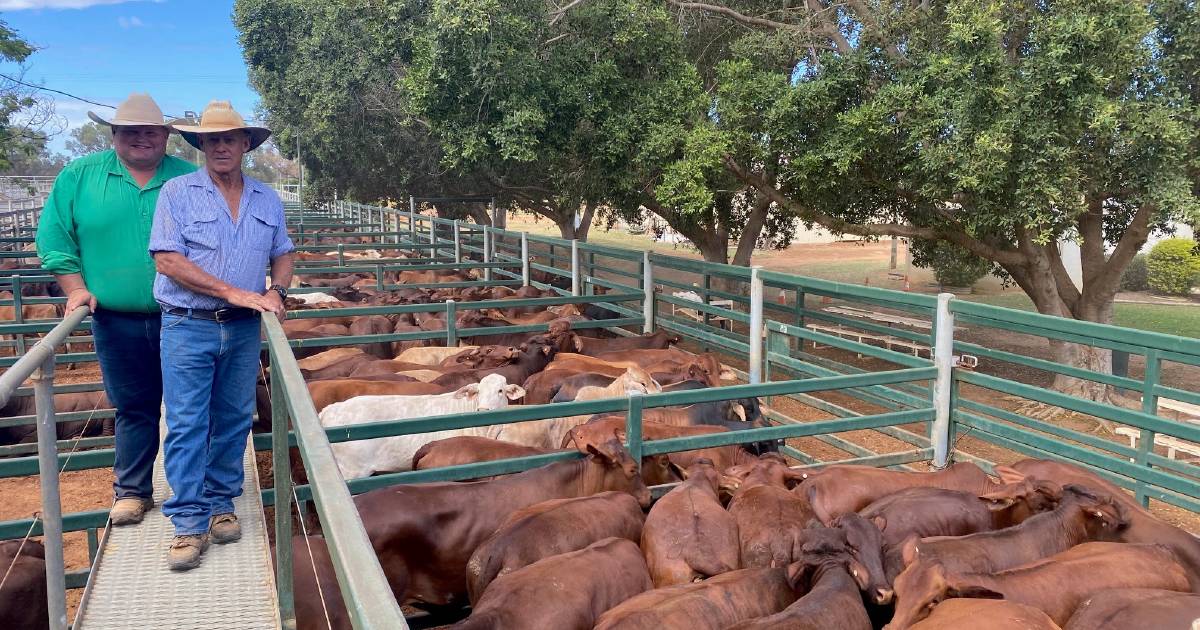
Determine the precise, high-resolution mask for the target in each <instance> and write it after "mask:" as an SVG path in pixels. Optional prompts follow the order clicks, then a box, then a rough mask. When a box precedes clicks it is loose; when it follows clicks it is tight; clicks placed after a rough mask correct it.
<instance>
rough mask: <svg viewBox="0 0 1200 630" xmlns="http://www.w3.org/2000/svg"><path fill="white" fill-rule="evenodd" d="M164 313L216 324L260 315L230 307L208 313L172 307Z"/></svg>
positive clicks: (197, 309) (240, 308)
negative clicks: (205, 320)
mask: <svg viewBox="0 0 1200 630" xmlns="http://www.w3.org/2000/svg"><path fill="white" fill-rule="evenodd" d="M163 312H164V313H167V314H168V315H178V316H180V317H191V318H193V319H207V320H210V321H214V322H232V321H234V320H238V319H245V318H247V317H254V316H255V315H258V314H259V312H258V311H256V310H254V309H252V308H244V307H230V308H221V309H217V310H215V311H206V310H204V309H199V308H179V307H178V306H172V307H171V308H168V309H166V310H164V311H163Z"/></svg>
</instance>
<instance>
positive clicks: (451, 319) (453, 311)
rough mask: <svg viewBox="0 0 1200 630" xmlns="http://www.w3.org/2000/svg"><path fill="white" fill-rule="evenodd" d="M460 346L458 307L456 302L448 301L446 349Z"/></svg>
mask: <svg viewBox="0 0 1200 630" xmlns="http://www.w3.org/2000/svg"><path fill="white" fill-rule="evenodd" d="M456 346H458V306H457V305H456V304H455V303H454V300H446V347H447V348H454V347H456Z"/></svg>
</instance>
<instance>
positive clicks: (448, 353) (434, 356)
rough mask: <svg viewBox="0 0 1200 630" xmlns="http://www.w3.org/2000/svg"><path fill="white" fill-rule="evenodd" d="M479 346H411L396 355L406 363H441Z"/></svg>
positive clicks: (398, 359) (397, 358)
mask: <svg viewBox="0 0 1200 630" xmlns="http://www.w3.org/2000/svg"><path fill="white" fill-rule="evenodd" d="M478 347H479V346H459V347H457V348H446V347H442V346H431V347H428V348H409V349H407V350H405V351H403V352H401V353H400V354H398V355H396V360H397V361H404V362H405V363H420V364H421V365H441V363H442V361H444V360H446V359H448V358H450V357H452V356H454V355H456V354H460V353H463V352H470V351H471V350H475V349H476V348H478Z"/></svg>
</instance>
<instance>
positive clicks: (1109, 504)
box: [1058, 485, 1129, 540]
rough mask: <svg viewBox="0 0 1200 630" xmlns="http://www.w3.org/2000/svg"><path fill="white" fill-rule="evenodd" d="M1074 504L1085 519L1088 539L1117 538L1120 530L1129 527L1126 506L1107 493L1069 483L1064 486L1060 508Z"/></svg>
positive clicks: (1067, 507) (1066, 507)
mask: <svg viewBox="0 0 1200 630" xmlns="http://www.w3.org/2000/svg"><path fill="white" fill-rule="evenodd" d="M1069 506H1074V507H1075V509H1077V510H1078V511H1079V518H1082V519H1083V523H1084V528H1085V529H1086V531H1087V537H1088V540H1116V539H1117V538H1118V537H1119V535H1120V532H1121V531H1122V530H1124V529H1125V528H1126V527H1129V517H1128V515H1127V514H1126V510H1125V507H1124V506H1122V505H1121V504H1120V503H1118V502H1117V501H1116V500H1115V499H1114V498H1113V497H1112V496H1110V495H1108V494H1107V493H1104V492H1100V491H1097V490H1093V489H1091V488H1085V487H1083V486H1076V485H1068V486H1064V487H1063V503H1062V504H1061V505H1059V508H1058V509H1060V510H1062V509H1069Z"/></svg>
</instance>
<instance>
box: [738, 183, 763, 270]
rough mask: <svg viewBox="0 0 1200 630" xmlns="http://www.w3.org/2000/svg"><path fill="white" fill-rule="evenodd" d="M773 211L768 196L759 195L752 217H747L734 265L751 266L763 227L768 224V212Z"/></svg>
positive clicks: (751, 213) (752, 209)
mask: <svg viewBox="0 0 1200 630" xmlns="http://www.w3.org/2000/svg"><path fill="white" fill-rule="evenodd" d="M770 209H771V199H770V198H769V197H767V196H766V195H761V194H760V195H758V199H756V200H755V201H754V206H753V207H752V208H751V209H750V215H749V216H747V217H746V227H744V228H742V234H741V236H740V237H738V244H737V250H736V251H734V253H733V264H735V265H739V266H742V267H749V266H750V259H751V257H752V256H753V255H754V247H755V246H756V245H758V236H759V235H760V234H762V229H763V225H765V224H766V222H767V212H768V211H769V210H770Z"/></svg>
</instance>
